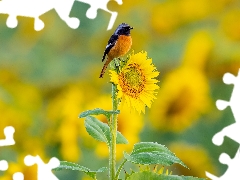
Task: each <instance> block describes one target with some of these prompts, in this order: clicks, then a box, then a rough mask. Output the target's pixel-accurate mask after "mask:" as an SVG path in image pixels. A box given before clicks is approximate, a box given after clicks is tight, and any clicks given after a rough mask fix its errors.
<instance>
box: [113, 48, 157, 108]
mask: <svg viewBox="0 0 240 180" xmlns="http://www.w3.org/2000/svg"><path fill="white" fill-rule="evenodd" d="M110 73H111V82H113V83H114V84H116V85H117V90H118V94H117V97H118V98H119V99H121V100H122V103H123V104H127V106H128V107H129V108H130V107H132V108H133V109H136V110H137V111H138V112H139V113H141V112H143V113H145V106H148V107H149V108H150V107H151V104H152V101H153V99H156V96H155V95H156V92H155V90H156V89H158V88H159V86H158V85H157V84H156V83H157V82H158V80H156V79H154V78H155V77H157V76H158V75H159V72H158V71H157V69H156V67H155V66H154V65H153V64H152V59H149V58H147V53H146V52H139V53H137V54H131V55H130V56H129V58H128V60H127V62H126V63H125V64H124V65H123V66H122V67H121V68H120V70H119V72H116V71H110Z"/></svg>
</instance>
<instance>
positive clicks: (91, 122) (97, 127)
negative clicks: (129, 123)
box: [85, 116, 128, 145]
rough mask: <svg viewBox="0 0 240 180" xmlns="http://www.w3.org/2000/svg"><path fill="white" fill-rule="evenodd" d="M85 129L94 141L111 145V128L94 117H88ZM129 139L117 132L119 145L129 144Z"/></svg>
mask: <svg viewBox="0 0 240 180" xmlns="http://www.w3.org/2000/svg"><path fill="white" fill-rule="evenodd" d="M85 127H86V130H87V132H88V134H89V135H91V136H92V137H93V138H94V139H96V140H98V141H101V142H105V143H107V144H108V145H109V143H110V139H111V138H110V128H109V126H108V125H107V124H106V123H103V122H101V121H99V120H98V119H97V118H95V117H93V116H87V117H86V120H85ZM127 143H128V141H127V139H126V138H125V137H124V136H123V135H122V134H121V133H120V132H117V144H127Z"/></svg>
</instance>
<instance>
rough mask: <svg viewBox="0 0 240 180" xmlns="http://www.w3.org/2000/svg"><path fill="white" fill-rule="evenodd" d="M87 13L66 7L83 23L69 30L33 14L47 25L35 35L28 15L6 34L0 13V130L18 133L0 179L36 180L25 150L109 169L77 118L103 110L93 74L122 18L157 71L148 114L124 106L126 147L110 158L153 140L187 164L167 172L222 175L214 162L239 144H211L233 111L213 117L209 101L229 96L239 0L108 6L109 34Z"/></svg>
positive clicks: (236, 60)
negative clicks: (155, 96)
mask: <svg viewBox="0 0 240 180" xmlns="http://www.w3.org/2000/svg"><path fill="white" fill-rule="evenodd" d="M88 8H89V6H88V5H86V4H82V3H80V2H75V3H74V7H73V9H72V11H71V14H70V16H73V17H78V18H79V19H80V20H81V24H80V26H79V28H78V29H76V30H73V29H71V28H69V27H68V26H67V25H66V24H65V22H64V21H62V20H61V19H60V18H59V17H58V15H57V13H56V12H55V11H54V10H52V11H50V12H48V13H46V14H44V15H43V16H41V17H40V18H41V19H42V20H43V21H44V23H45V28H44V29H43V30H41V31H39V32H37V31H35V30H34V24H33V19H31V18H24V17H19V18H18V20H19V24H18V26H17V28H15V29H10V28H8V27H7V26H6V19H7V15H3V14H0V114H1V119H0V121H1V123H0V132H1V131H2V130H3V129H4V127H5V126H7V125H12V126H14V127H15V130H16V133H15V140H16V145H14V146H12V147H1V151H0V159H6V160H8V161H9V163H10V168H9V170H8V171H6V172H0V180H3V179H4V180H10V179H12V174H13V173H14V172H18V171H19V172H23V173H24V175H25V180H34V179H36V172H35V171H36V167H27V166H25V165H24V164H23V158H24V157H25V156H26V155H28V154H31V155H37V154H38V155H40V156H41V157H42V159H43V160H44V161H45V162H48V161H49V159H50V158H51V157H53V156H55V157H57V158H58V159H60V160H67V161H72V162H77V163H80V164H82V165H84V166H87V167H89V168H91V169H94V170H96V169H98V168H100V167H102V166H107V163H108V161H107V155H108V151H107V148H106V147H105V145H104V144H101V143H97V142H96V141H94V140H93V139H91V137H90V136H89V135H88V134H87V133H86V132H85V129H84V124H83V123H84V120H83V119H78V115H79V113H80V112H82V111H85V110H87V109H93V108H97V107H100V108H104V109H106V110H110V109H111V95H110V93H111V86H110V83H109V75H108V73H106V74H105V76H104V78H103V79H99V78H98V77H99V73H100V71H101V68H102V66H103V63H102V62H101V58H102V54H103V51H104V49H105V46H106V43H107V41H108V39H109V37H110V35H111V34H112V33H113V31H114V30H115V28H116V27H117V25H118V24H120V23H122V22H126V23H128V24H130V25H131V26H133V27H134V29H133V31H132V38H133V46H132V50H134V52H139V51H142V50H144V51H147V52H148V56H149V57H150V58H152V59H153V63H154V64H155V65H156V66H157V69H158V71H160V72H161V73H160V76H159V80H160V83H159V86H160V90H159V93H158V99H157V100H156V101H155V102H154V103H153V105H152V108H151V109H148V110H147V112H146V114H145V115H142V114H141V115H138V114H134V113H131V114H129V112H128V111H127V110H123V112H122V114H121V116H120V117H119V130H120V131H121V132H122V133H123V135H125V136H126V137H127V138H128V140H129V142H130V143H129V145H121V146H119V147H118V148H119V152H118V153H117V157H118V159H119V160H120V158H121V157H122V153H121V151H123V150H125V151H131V147H132V146H133V144H134V143H136V142H139V141H153V142H159V143H161V144H165V145H166V146H167V147H169V149H171V150H172V151H173V152H175V153H176V155H177V156H178V157H179V158H180V159H182V160H183V162H184V163H185V164H186V165H187V166H188V167H189V168H190V170H188V169H185V168H181V167H180V166H173V167H172V169H171V170H172V171H173V173H174V174H184V175H193V176H199V177H205V171H208V172H211V173H212V174H215V175H217V176H220V175H221V174H222V173H224V172H225V170H226V169H227V166H225V165H222V164H220V162H219V161H218V157H219V155H220V154H221V153H222V152H226V153H228V154H229V155H230V156H231V157H233V156H234V155H235V153H236V151H237V149H238V147H239V145H238V144H237V143H236V142H234V141H233V140H231V139H229V138H225V141H224V144H223V145H222V146H220V147H218V146H215V145H213V144H212V141H211V139H212V137H213V135H214V134H216V133H217V132H218V131H220V130H221V129H222V128H223V127H225V126H227V125H229V124H232V123H233V122H234V118H233V115H232V112H231V109H230V108H227V109H226V110H224V111H219V110H218V109H217V108H216V106H215V102H216V100H218V99H224V100H229V98H230V96H231V92H232V87H233V86H232V85H225V84H224V83H223V82H222V76H223V74H224V73H226V72H230V73H232V74H234V75H237V73H238V70H239V68H240V51H239V49H240V18H239V15H240V1H239V0H212V1H208V0H194V1H192V0H165V1H162V0H161V1H159V0H148V1H143V0H140V1H126V0H123V5H122V6H118V5H117V4H116V3H114V2H111V3H109V8H111V9H113V10H116V11H117V12H118V13H119V14H118V18H117V20H116V22H115V24H114V28H113V29H112V30H110V31H106V29H107V26H108V21H109V19H110V15H109V14H108V13H106V12H104V11H98V16H97V18H96V19H94V20H90V19H88V18H87V17H86V15H85V13H86V11H87V9H88ZM99 118H100V119H102V120H103V121H105V119H103V117H99ZM0 138H4V135H3V133H0ZM96 159H97V160H96ZM92 162H94V164H92ZM97 162H98V163H97ZM127 166H130V164H127ZM131 167H132V166H131ZM132 168H133V169H134V168H135V169H138V167H132ZM56 175H57V177H58V178H59V179H60V180H64V179H76V180H80V179H86V177H85V176H84V174H82V173H77V172H70V171H62V172H56ZM99 177H101V179H106V178H107V175H106V174H104V173H103V175H102V176H99Z"/></svg>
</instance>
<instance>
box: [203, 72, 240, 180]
mask: <svg viewBox="0 0 240 180" xmlns="http://www.w3.org/2000/svg"><path fill="white" fill-rule="evenodd" d="M223 82H224V83H225V84H234V87H233V90H232V94H231V97H230V100H229V102H227V101H225V100H217V101H216V106H217V108H218V109H219V110H224V109H226V108H227V107H228V106H229V107H230V108H231V110H232V113H233V116H234V119H235V123H233V124H231V125H229V126H227V127H225V128H223V129H222V130H221V131H220V132H218V133H216V134H215V135H214V136H213V138H212V142H213V143H214V144H215V145H217V146H220V145H222V144H223V141H224V137H225V136H227V137H229V138H231V139H232V140H234V141H236V142H237V143H238V144H239V145H240V134H239V133H240V131H239V130H240V111H239V110H238V107H239V105H240V69H239V72H238V75H237V76H234V75H232V74H230V73H226V74H224V76H223ZM219 161H220V163H222V164H226V165H228V169H227V170H226V172H225V173H223V175H222V176H220V177H216V176H215V175H213V174H211V173H209V172H207V171H206V172H205V173H206V176H207V177H208V178H211V179H212V180H228V179H231V177H233V176H234V178H236V176H238V177H237V178H238V179H239V178H240V174H237V173H239V172H238V169H237V168H239V167H240V146H239V149H238V151H237V152H236V154H235V156H234V158H233V159H231V158H230V156H229V155H228V154H226V153H222V154H221V155H220V156H219Z"/></svg>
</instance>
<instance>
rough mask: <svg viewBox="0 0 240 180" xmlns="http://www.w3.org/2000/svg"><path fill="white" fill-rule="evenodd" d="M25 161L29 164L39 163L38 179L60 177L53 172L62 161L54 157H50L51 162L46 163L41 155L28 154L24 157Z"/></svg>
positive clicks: (55, 178)
mask: <svg viewBox="0 0 240 180" xmlns="http://www.w3.org/2000/svg"><path fill="white" fill-rule="evenodd" d="M24 163H25V164H26V165H27V166H32V165H34V164H37V165H38V175H37V177H38V180H46V179H48V180H58V178H57V177H56V176H55V175H54V174H53V173H52V169H54V168H56V167H58V166H59V165H60V161H59V160H58V159H57V158H55V157H53V158H51V159H50V161H49V163H47V164H45V163H44V162H43V161H42V159H41V158H40V157H39V156H31V155H27V156H26V157H25V158H24Z"/></svg>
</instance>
